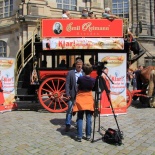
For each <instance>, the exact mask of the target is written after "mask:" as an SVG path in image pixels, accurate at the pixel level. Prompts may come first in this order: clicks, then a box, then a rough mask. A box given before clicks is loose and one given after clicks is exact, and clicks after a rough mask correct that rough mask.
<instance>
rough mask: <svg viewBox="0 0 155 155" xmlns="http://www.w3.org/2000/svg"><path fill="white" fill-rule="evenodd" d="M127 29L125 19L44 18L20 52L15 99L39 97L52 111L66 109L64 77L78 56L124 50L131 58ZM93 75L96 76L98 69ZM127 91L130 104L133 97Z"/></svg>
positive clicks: (98, 58) (98, 56) (86, 59)
mask: <svg viewBox="0 0 155 155" xmlns="http://www.w3.org/2000/svg"><path fill="white" fill-rule="evenodd" d="M57 25H59V26H57ZM57 27H59V28H58V29H60V30H59V32H56V31H55V29H56V28H57ZM126 33H127V21H126V20H125V19H124V20H123V19H114V20H108V19H41V21H40V23H39V24H38V26H37V28H36V30H35V31H34V34H33V36H32V38H31V39H30V40H29V41H28V42H27V43H26V44H25V45H23V46H22V48H21V49H20V50H19V52H18V53H17V57H16V81H15V82H16V99H17V100H18V101H36V100H39V102H40V103H41V105H42V106H43V107H44V108H45V109H47V110H48V111H50V112H63V111H66V110H67V108H68V106H67V98H66V97H65V81H66V79H65V78H66V75H67V72H68V71H69V70H70V69H72V68H73V64H74V62H75V59H76V57H80V58H81V59H82V60H83V61H84V63H88V62H89V59H90V58H93V60H94V61H95V62H99V61H103V60H102V58H101V54H104V53H106V54H109V55H110V54H112V53H114V54H116V53H123V54H124V53H125V54H126V58H125V59H128V57H129V45H128V43H127V42H126V41H125V38H126V35H127V34H126ZM61 60H63V61H62V62H63V64H61V63H60V62H61ZM64 62H65V63H64ZM126 65H127V61H126ZM126 65H125V68H126ZM91 76H92V77H94V78H95V77H96V76H97V73H96V69H94V70H93V72H92V73H91ZM126 92H127V99H126V102H127V107H128V106H129V105H130V104H131V100H132V97H131V94H130V92H129V91H128V90H127V91H126Z"/></svg>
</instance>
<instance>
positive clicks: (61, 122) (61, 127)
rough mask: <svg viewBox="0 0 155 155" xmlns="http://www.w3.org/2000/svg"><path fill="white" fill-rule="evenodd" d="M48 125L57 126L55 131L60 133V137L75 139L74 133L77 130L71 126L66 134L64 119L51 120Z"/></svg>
mask: <svg viewBox="0 0 155 155" xmlns="http://www.w3.org/2000/svg"><path fill="white" fill-rule="evenodd" d="M50 123H51V124H53V125H55V126H59V128H57V129H56V131H58V132H60V133H61V135H63V136H68V137H70V138H71V139H74V140H75V137H76V133H77V129H76V127H75V126H73V125H72V126H71V127H70V130H69V131H68V132H66V131H65V128H66V125H65V118H55V119H51V120H50ZM71 124H75V122H74V121H72V122H71Z"/></svg>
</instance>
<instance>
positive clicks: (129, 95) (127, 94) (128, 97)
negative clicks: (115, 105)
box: [126, 89, 132, 108]
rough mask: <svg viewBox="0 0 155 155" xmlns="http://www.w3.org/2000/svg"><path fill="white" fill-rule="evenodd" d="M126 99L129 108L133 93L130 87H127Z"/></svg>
mask: <svg viewBox="0 0 155 155" xmlns="http://www.w3.org/2000/svg"><path fill="white" fill-rule="evenodd" d="M126 100H127V108H128V107H129V106H130V105H131V102H132V94H131V92H130V90H129V89H126Z"/></svg>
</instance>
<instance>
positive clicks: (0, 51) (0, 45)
mask: <svg viewBox="0 0 155 155" xmlns="http://www.w3.org/2000/svg"><path fill="white" fill-rule="evenodd" d="M6 46H7V44H6V42H4V41H1V40H0V57H6V56H7V54H6Z"/></svg>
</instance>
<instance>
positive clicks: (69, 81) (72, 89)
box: [65, 59, 84, 132]
mask: <svg viewBox="0 0 155 155" xmlns="http://www.w3.org/2000/svg"><path fill="white" fill-rule="evenodd" d="M82 66H83V61H82V60H81V59H77V60H76V62H75V69H73V70H70V71H69V72H68V74H67V77H66V85H65V90H66V95H67V98H68V110H67V113H66V121H65V123H66V129H65V131H66V132H68V131H69V130H70V127H71V120H72V109H73V104H74V101H75V97H76V93H77V88H78V87H77V79H78V77H80V76H83V75H84V72H83V70H82Z"/></svg>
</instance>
